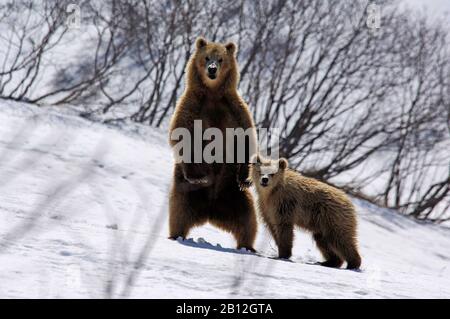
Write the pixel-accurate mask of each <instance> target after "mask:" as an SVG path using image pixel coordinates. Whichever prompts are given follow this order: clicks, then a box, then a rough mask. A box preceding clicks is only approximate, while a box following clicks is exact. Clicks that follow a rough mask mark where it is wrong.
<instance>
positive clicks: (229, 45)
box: [225, 42, 237, 55]
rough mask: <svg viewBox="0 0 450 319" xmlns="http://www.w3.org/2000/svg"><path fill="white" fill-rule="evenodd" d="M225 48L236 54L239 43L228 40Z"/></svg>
mask: <svg viewBox="0 0 450 319" xmlns="http://www.w3.org/2000/svg"><path fill="white" fill-rule="evenodd" d="M225 48H226V49H227V52H228V53H229V54H232V55H235V54H236V52H237V45H236V43H234V42H228V43H227V44H225Z"/></svg>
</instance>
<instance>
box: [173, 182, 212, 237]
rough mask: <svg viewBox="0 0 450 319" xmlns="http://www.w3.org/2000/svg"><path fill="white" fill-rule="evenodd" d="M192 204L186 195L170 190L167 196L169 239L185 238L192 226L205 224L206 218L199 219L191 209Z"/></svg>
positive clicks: (192, 208)
mask: <svg viewBox="0 0 450 319" xmlns="http://www.w3.org/2000/svg"><path fill="white" fill-rule="evenodd" d="M193 204H194V203H193V202H192V199H191V198H189V196H188V194H187V193H185V192H182V191H176V190H172V192H171V194H170V196H169V238H170V239H177V238H178V237H182V238H183V239H184V238H186V236H187V235H188V233H189V231H190V230H191V228H192V227H194V226H199V225H201V224H204V223H205V222H206V217H201V215H200V214H198V212H197V211H196V209H195V208H194V207H193V206H194V205H193Z"/></svg>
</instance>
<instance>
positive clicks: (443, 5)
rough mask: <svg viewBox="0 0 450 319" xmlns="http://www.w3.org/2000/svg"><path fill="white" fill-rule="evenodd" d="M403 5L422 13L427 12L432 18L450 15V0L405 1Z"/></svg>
mask: <svg viewBox="0 0 450 319" xmlns="http://www.w3.org/2000/svg"><path fill="white" fill-rule="evenodd" d="M403 3H404V5H406V6H409V7H411V8H416V9H417V10H420V11H423V10H426V12H427V13H429V14H430V15H431V16H436V15H441V14H443V13H447V14H448V15H449V14H450V0H403ZM449 18H450V15H449Z"/></svg>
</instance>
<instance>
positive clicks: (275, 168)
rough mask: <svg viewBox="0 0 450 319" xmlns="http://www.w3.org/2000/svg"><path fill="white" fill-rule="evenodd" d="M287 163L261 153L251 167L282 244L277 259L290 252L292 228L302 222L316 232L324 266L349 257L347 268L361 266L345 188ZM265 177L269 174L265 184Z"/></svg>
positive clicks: (264, 214)
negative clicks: (293, 167) (289, 166)
mask: <svg viewBox="0 0 450 319" xmlns="http://www.w3.org/2000/svg"><path fill="white" fill-rule="evenodd" d="M287 166H288V164H287V161H286V159H280V160H279V161H270V160H264V159H261V158H260V157H258V159H257V160H256V161H255V164H253V165H252V168H251V170H252V172H251V176H252V179H253V183H254V184H255V186H256V190H257V193H258V197H259V198H258V206H259V209H260V212H261V214H262V217H263V220H264V222H265V223H266V224H267V226H268V228H269V230H270V232H271V234H272V235H273V237H274V239H275V241H276V243H277V245H278V249H279V257H280V258H289V257H290V256H291V252H292V244H293V240H294V226H298V227H300V228H302V229H305V230H308V231H310V232H312V234H313V238H314V240H315V242H316V244H317V247H318V248H319V250H320V251H321V253H322V255H323V256H324V258H325V262H323V263H321V264H322V265H324V266H328V267H340V266H341V265H342V263H343V262H344V261H346V262H347V268H348V269H357V268H359V267H360V265H361V257H360V256H359V253H358V248H357V238H356V235H357V234H356V228H357V220H356V212H355V209H354V206H353V204H352V202H351V201H350V199H349V198H348V197H347V196H346V194H345V193H344V192H342V191H341V190H338V189H336V188H334V187H331V186H329V185H327V184H325V183H322V182H319V181H317V180H315V179H312V178H307V177H304V176H302V175H301V174H300V173H298V172H296V171H294V170H290V169H288V168H287ZM269 167H270V168H272V170H270V169H269ZM267 169H269V173H271V174H272V175H270V174H268V172H267ZM262 177H266V178H268V184H267V186H265V187H264V186H263V185H262V184H261V181H262Z"/></svg>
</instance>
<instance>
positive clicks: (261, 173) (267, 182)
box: [251, 155, 288, 190]
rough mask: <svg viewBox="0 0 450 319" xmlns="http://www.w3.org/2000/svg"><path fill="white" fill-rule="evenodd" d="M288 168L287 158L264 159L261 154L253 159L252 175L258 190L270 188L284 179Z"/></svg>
mask: <svg viewBox="0 0 450 319" xmlns="http://www.w3.org/2000/svg"><path fill="white" fill-rule="evenodd" d="M287 168H288V161H287V160H286V159H285V158H280V159H279V160H270V159H263V158H261V157H260V156H259V155H257V156H255V157H254V158H253V159H252V165H251V176H252V180H253V183H254V185H255V186H256V189H257V190H270V189H272V188H273V187H275V186H276V185H278V184H279V183H280V182H283V180H284V172H285V171H286V169H287Z"/></svg>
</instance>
